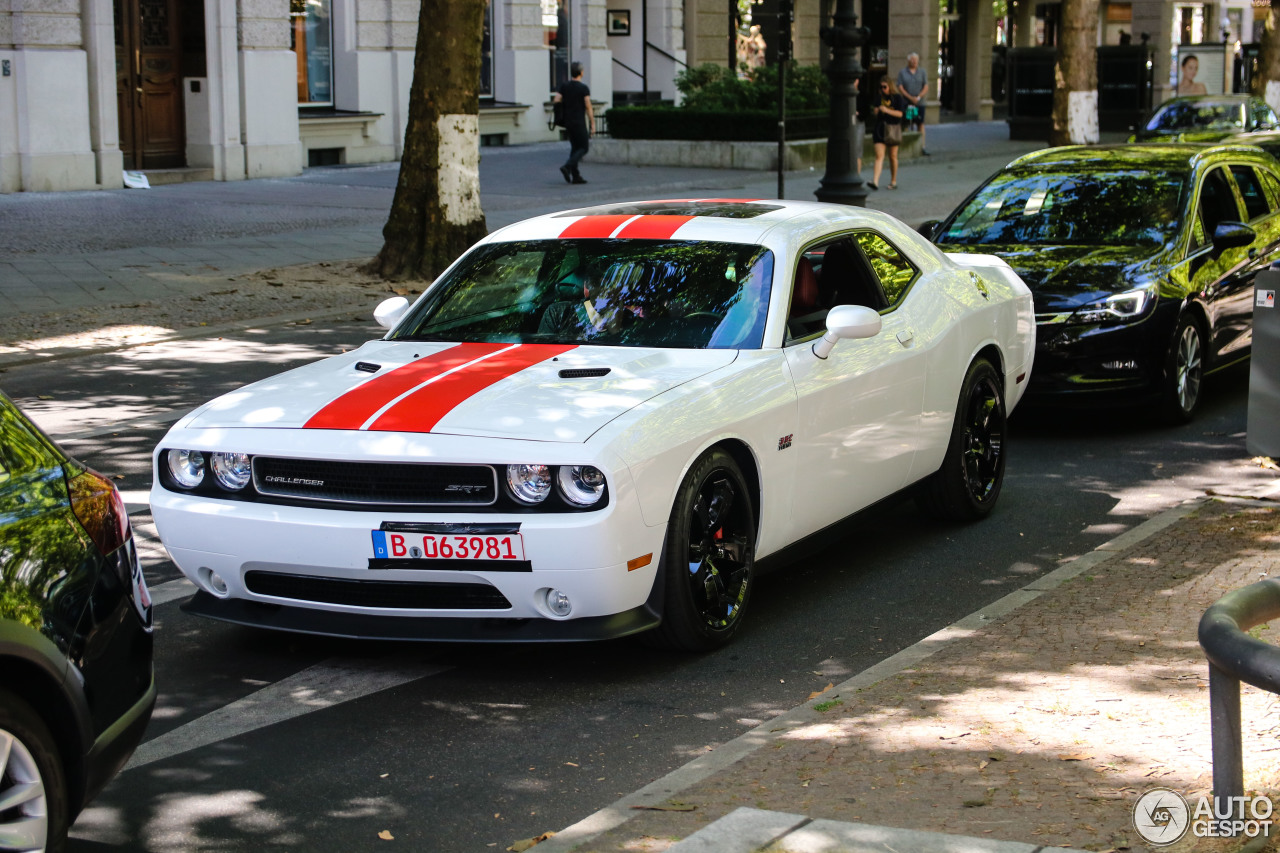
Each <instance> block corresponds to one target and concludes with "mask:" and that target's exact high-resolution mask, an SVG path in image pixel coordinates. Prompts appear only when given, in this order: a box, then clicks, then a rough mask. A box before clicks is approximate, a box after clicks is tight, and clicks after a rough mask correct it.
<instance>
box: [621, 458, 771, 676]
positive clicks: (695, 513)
mask: <svg viewBox="0 0 1280 853" xmlns="http://www.w3.org/2000/svg"><path fill="white" fill-rule="evenodd" d="M755 537H756V520H755V512H754V510H753V508H752V506H751V495H750V493H749V491H748V489H747V483H746V479H745V478H744V477H743V476H742V471H741V469H740V468H739V467H738V463H737V462H735V461H734V460H733V457H732V456H730V455H729V454H728V453H726V452H725V451H723V450H711V451H709V452H708V453H707V454H706V455H704V456H702V458H700V459H699V460H698V461H697V462H695V463H694V465H693V467H692V468H691V469H690V470H689V473H688V474H687V475H685V478H684V482H683V483H681V485H680V490H679V492H677V493H676V499H675V503H674V505H673V506H672V508H671V518H670V521H669V523H668V525H667V544H666V555H665V561H664V562H665V567H666V568H665V571H666V577H665V578H664V579H663V582H664V588H663V611H662V623H661V624H660V625H659V626H658V627H657V628H654V629H653V630H652V631H650V632H649V634H648V635H646V638H645V639H646V640H647V641H648V642H649V643H651V644H652V645H655V646H658V647H661V648H667V649H677V650H681V651H694V652H700V651H709V650H711V649H717V648H720V647H721V646H723V645H725V644H726V643H728V642H729V641H730V640H731V639H733V636H734V634H736V633H737V632H738V629H739V627H740V626H741V624H742V619H743V616H744V615H745V613H746V609H747V602H748V601H749V599H750V597H751V587H752V586H753V584H754V570H755Z"/></svg>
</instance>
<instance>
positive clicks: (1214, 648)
mask: <svg viewBox="0 0 1280 853" xmlns="http://www.w3.org/2000/svg"><path fill="white" fill-rule="evenodd" d="M1277 617H1280V579H1274V578H1268V579H1267V580H1263V581H1258V582H1257V583H1255V584H1251V585H1249V586H1247V587H1245V588H1244V589H1238V590H1236V591H1235V592H1229V593H1227V594H1226V595H1224V596H1223V597H1222V598H1220V599H1218V601H1217V602H1215V603H1214V604H1213V605H1212V606H1211V607H1210V608H1209V609H1208V610H1206V611H1205V612H1204V616H1202V617H1200V632H1199V633H1200V648H1201V649H1203V650H1204V655H1205V657H1206V658H1208V660H1209V720H1210V727H1211V733H1212V737H1213V798H1214V807H1215V809H1216V808H1219V807H1221V808H1222V812H1221V813H1223V814H1226V813H1227V811H1226V810H1227V809H1228V808H1229V804H1230V802H1231V800H1230V799H1229V798H1231V797H1243V796H1244V758H1243V744H1242V742H1241V732H1240V682H1241V681H1243V682H1245V683H1246V684H1252V685H1253V686H1254V687H1258V688H1261V689H1262V690H1266V691H1269V692H1271V693H1280V647H1276V646H1274V645H1272V644H1271V643H1266V642H1263V641H1262V640H1259V639H1257V638H1255V637H1252V636H1250V635H1249V634H1247V633H1246V632H1247V631H1248V630H1249V629H1250V628H1252V627H1254V626H1255V625H1261V624H1263V623H1264V622H1268V621H1270V620H1272V619H1275V618H1277Z"/></svg>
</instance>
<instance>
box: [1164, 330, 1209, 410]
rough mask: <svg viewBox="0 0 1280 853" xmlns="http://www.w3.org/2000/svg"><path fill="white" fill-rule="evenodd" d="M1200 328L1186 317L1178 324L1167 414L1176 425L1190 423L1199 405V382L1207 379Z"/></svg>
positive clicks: (1169, 370) (1169, 369)
mask: <svg viewBox="0 0 1280 853" xmlns="http://www.w3.org/2000/svg"><path fill="white" fill-rule="evenodd" d="M1203 340H1204V339H1203V337H1202V336H1201V334H1200V326H1199V324H1198V323H1196V321H1195V320H1194V319H1193V318H1191V317H1187V316H1184V317H1183V318H1182V319H1181V320H1179V321H1178V331H1177V334H1176V335H1175V336H1174V339H1173V349H1172V350H1171V351H1170V352H1169V364H1168V366H1167V368H1166V384H1167V387H1166V390H1165V411H1166V412H1167V414H1168V416H1169V420H1170V421H1172V422H1173V423H1178V424H1184V423H1186V422H1187V421H1189V420H1191V418H1192V416H1193V415H1194V414H1195V411H1196V407H1197V406H1199V405H1200V383H1201V382H1202V381H1203V380H1204V343H1203Z"/></svg>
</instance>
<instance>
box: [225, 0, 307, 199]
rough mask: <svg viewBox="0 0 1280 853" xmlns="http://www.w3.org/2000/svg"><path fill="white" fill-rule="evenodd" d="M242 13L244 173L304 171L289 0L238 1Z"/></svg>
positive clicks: (262, 175) (265, 174) (254, 175)
mask: <svg viewBox="0 0 1280 853" xmlns="http://www.w3.org/2000/svg"><path fill="white" fill-rule="evenodd" d="M239 12H240V16H239V17H240V20H239V24H240V26H239V32H240V57H239V59H240V79H239V83H240V103H241V116H242V119H241V121H242V124H241V127H242V128H243V139H244V153H245V174H246V175H247V176H248V177H250V178H270V177H282V176H285V175H297V174H300V173H301V172H302V167H303V165H304V164H303V161H302V140H301V139H300V138H299V135H298V89H297V79H298V57H297V54H295V53H294V52H293V51H292V50H290V49H289V0H239Z"/></svg>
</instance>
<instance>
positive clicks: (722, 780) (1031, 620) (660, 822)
mask: <svg viewBox="0 0 1280 853" xmlns="http://www.w3.org/2000/svg"><path fill="white" fill-rule="evenodd" d="M1271 491H1273V492H1274V491H1276V490H1275V489H1274V488H1273V489H1272V490H1271ZM1278 543H1280V504H1276V503H1274V502H1272V501H1269V500H1256V499H1254V500H1251V499H1243V498H1230V499H1218V498H1214V499H1211V498H1207V497H1206V498H1205V499H1202V500H1198V501H1193V502H1190V503H1188V504H1186V505H1184V506H1182V507H1178V508H1175V509H1172V510H1169V511H1168V512H1166V513H1163V514H1162V515H1160V516H1157V517H1156V518H1154V519H1152V520H1150V521H1148V522H1146V523H1145V524H1143V525H1141V526H1140V527H1138V528H1135V529H1134V530H1131V531H1129V532H1128V533H1125V534H1124V535H1122V536H1120V537H1118V538H1117V539H1115V540H1113V541H1112V542H1110V543H1107V544H1105V545H1102V546H1100V547H1099V548H1098V549H1097V550H1096V551H1094V552H1092V553H1090V554H1087V555H1085V556H1083V557H1080V558H1078V559H1076V560H1074V561H1072V562H1068V563H1066V564H1065V565H1063V566H1062V568H1060V569H1059V570H1057V571H1055V572H1053V573H1052V574H1050V575H1047V576H1045V577H1042V578H1040V579H1038V580H1037V581H1035V582H1033V583H1031V584H1029V585H1028V586H1026V587H1024V588H1023V589H1022V590H1019V591H1017V592H1014V593H1012V594H1011V595H1009V596H1007V597H1006V598H1004V599H1001V600H1000V601H997V602H995V603H993V604H992V605H990V606H989V607H986V608H984V609H983V610H982V611H981V612H979V613H976V614H973V615H972V616H970V617H968V618H966V619H964V620H962V621H961V622H959V623H957V624H956V625H953V626H951V627H949V628H947V629H944V630H943V631H940V632H938V633H937V634H935V635H933V636H932V637H928V638H926V639H925V640H923V641H921V642H920V643H918V644H917V645H916V646H913V647H911V648H909V649H906V650H904V651H903V652H901V653H899V654H898V655H895V656H894V657H893V658H889V659H888V660H886V661H884V662H882V663H881V664H878V665H877V666H875V667H872V668H871V669H870V670H868V671H866V672H863V673H861V674H859V675H858V676H855V677H854V678H852V679H850V680H849V681H847V682H845V683H843V684H840V685H835V686H832V687H830V688H829V689H827V690H826V691H825V692H822V693H821V695H817V696H815V697H814V698H813V699H811V700H810V701H809V702H808V703H807V704H805V705H802V706H800V707H799V708H796V709H794V710H793V711H791V712H788V713H787V714H784V715H783V716H781V717H779V718H777V719H774V720H770V721H768V722H766V723H764V724H762V725H761V726H759V727H758V728H756V729H754V730H752V731H751V732H749V733H747V734H745V735H743V736H741V737H739V738H738V739H737V740H735V741H732V742H730V743H728V744H725V745H723V746H721V747H719V748H718V749H716V750H715V751H714V752H712V753H710V754H708V755H707V756H706V757H704V758H700V759H698V760H695V761H694V762H692V763H691V764H689V765H687V766H686V767H684V768H681V769H680V770H677V771H675V772H674V773H672V774H670V775H669V776H668V777H666V778H664V779H660V780H657V781H656V782H654V783H653V784H651V785H649V786H647V787H646V788H644V789H642V790H641V791H639V792H637V793H636V794H633V795H631V796H630V797H627V798H624V799H623V800H621V801H619V802H618V803H616V804H615V805H614V806H612V807H610V808H607V809H605V810H603V811H601V812H599V813H597V814H596V815H593V816H591V817H589V818H587V819H586V820H584V821H582V822H581V823H579V824H577V825H575V826H573V827H569V828H568V829H566V830H564V831H563V832H561V833H560V834H559V835H557V836H555V837H554V838H552V839H551V840H550V841H548V842H545V845H539V848H538V851H539V853H552V851H557V850H560V851H563V850H570V849H574V850H577V851H598V853H606V851H608V853H623V851H626V852H627V853H634V852H635V851H646V852H647V853H655V852H656V851H664V850H670V851H671V853H694V851H701V853H750V851H756V850H766V849H767V850H769V851H771V853H801V851H819V850H821V851H831V852H832V853H834V851H873V850H874V851H890V850H893V851H897V853H908V851H915V853H921V851H926V850H948V851H962V850H963V851H970V852H971V853H997V851H1005V853H1019V851H1021V853H1032V851H1034V850H1041V849H1044V848H1049V847H1056V846H1069V847H1072V848H1079V849H1084V850H1094V851H1104V850H1132V851H1142V850H1147V849H1149V848H1148V847H1147V846H1145V845H1144V843H1143V842H1142V839H1141V838H1140V836H1138V834H1137V833H1136V832H1135V830H1134V827H1133V824H1132V822H1131V817H1130V815H1131V810H1132V808H1133V805H1134V802H1135V801H1136V799H1137V798H1138V797H1139V796H1140V795H1141V794H1142V793H1143V792H1144V791H1145V790H1147V789H1149V788H1154V787H1165V788H1170V789H1173V790H1175V791H1177V792H1179V793H1181V794H1183V795H1184V796H1185V797H1187V798H1188V799H1189V800H1192V797H1193V796H1199V795H1201V794H1205V793H1208V791H1209V788H1210V785H1211V779H1212V750H1211V747H1210V733H1209V708H1208V685H1207V668H1206V663H1205V661H1204V658H1203V655H1202V654H1201V653H1200V649H1199V646H1198V644H1197V641H1196V628H1197V625H1198V622H1199V619H1200V616H1201V614H1202V613H1203V612H1204V610H1205V608H1207V607H1208V606H1209V605H1210V604H1212V603H1213V602H1214V601H1216V600H1217V599H1218V598H1219V597H1221V596H1222V595H1223V594H1225V593H1226V592H1228V591H1231V590H1234V589H1238V588H1240V587H1243V586H1247V585H1248V584H1250V583H1253V582H1254V581H1256V580H1258V579H1259V578H1260V577H1264V576H1268V575H1274V574H1275V573H1276V572H1277V570H1280V560H1277V554H1278V553H1280V552H1278V551H1277V544H1278ZM1275 630H1276V629H1275V628H1272V629H1271V631H1270V632H1268V631H1267V630H1266V629H1263V632H1262V633H1261V636H1262V637H1263V638H1269V637H1272V633H1273V632H1274V631H1275ZM1242 720H1243V731H1244V743H1245V749H1244V755H1245V789H1246V793H1247V794H1251V793H1252V792H1255V791H1259V792H1264V793H1266V794H1267V795H1269V796H1270V797H1271V798H1272V800H1276V799H1277V798H1278V797H1280V699H1277V697H1275V696H1272V695H1270V694H1267V693H1264V692H1262V691H1259V690H1256V689H1254V688H1251V687H1248V686H1246V687H1245V688H1244V691H1243V696H1242ZM718 754H719V755H718ZM1192 802H1193V803H1194V800H1192ZM744 807H745V808H744ZM738 809H743V811H736V810H738ZM1278 813H1280V810H1278ZM726 816H728V817H726ZM809 819H813V821H814V822H813V823H808V822H807V821H808V820H809ZM717 820H719V821H720V822H718V823H715V824H714V825H713V826H709V824H712V822H713V821H717ZM824 821H825V822H824ZM894 827H896V828H902V829H903V830H906V831H898V830H890V829H887V828H894ZM1273 832H1274V834H1275V835H1277V836H1280V827H1277V828H1276V829H1275V830H1273ZM925 833H945V834H946V835H947V836H950V838H944V839H941V840H940V839H938V838H935V837H933V836H930V835H927V834H925ZM775 840H776V842H777V843H776V844H773V846H770V843H771V842H774V841H775ZM1245 840H1247V839H1240V840H1207V839H1195V838H1192V837H1191V836H1190V835H1188V836H1187V837H1186V838H1184V839H1182V840H1181V841H1180V842H1178V843H1177V844H1175V845H1173V846H1172V847H1164V848H1161V849H1163V850H1171V851H1174V853H1187V851H1215V853H1226V851H1231V853H1235V851H1238V850H1240V849H1241V848H1242V846H1243V844H1244V841H1245ZM996 841H1004V842H1017V844H1012V845H1007V846H1006V845H1001V844H996V843H995V842H996ZM944 842H945V843H944ZM940 844H941V846H938V845H940ZM1278 845H1280V838H1277V839H1273V840H1272V841H1271V842H1270V843H1269V845H1266V846H1255V847H1251V848H1248V849H1250V850H1254V851H1257V850H1276V849H1280V846H1278Z"/></svg>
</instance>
